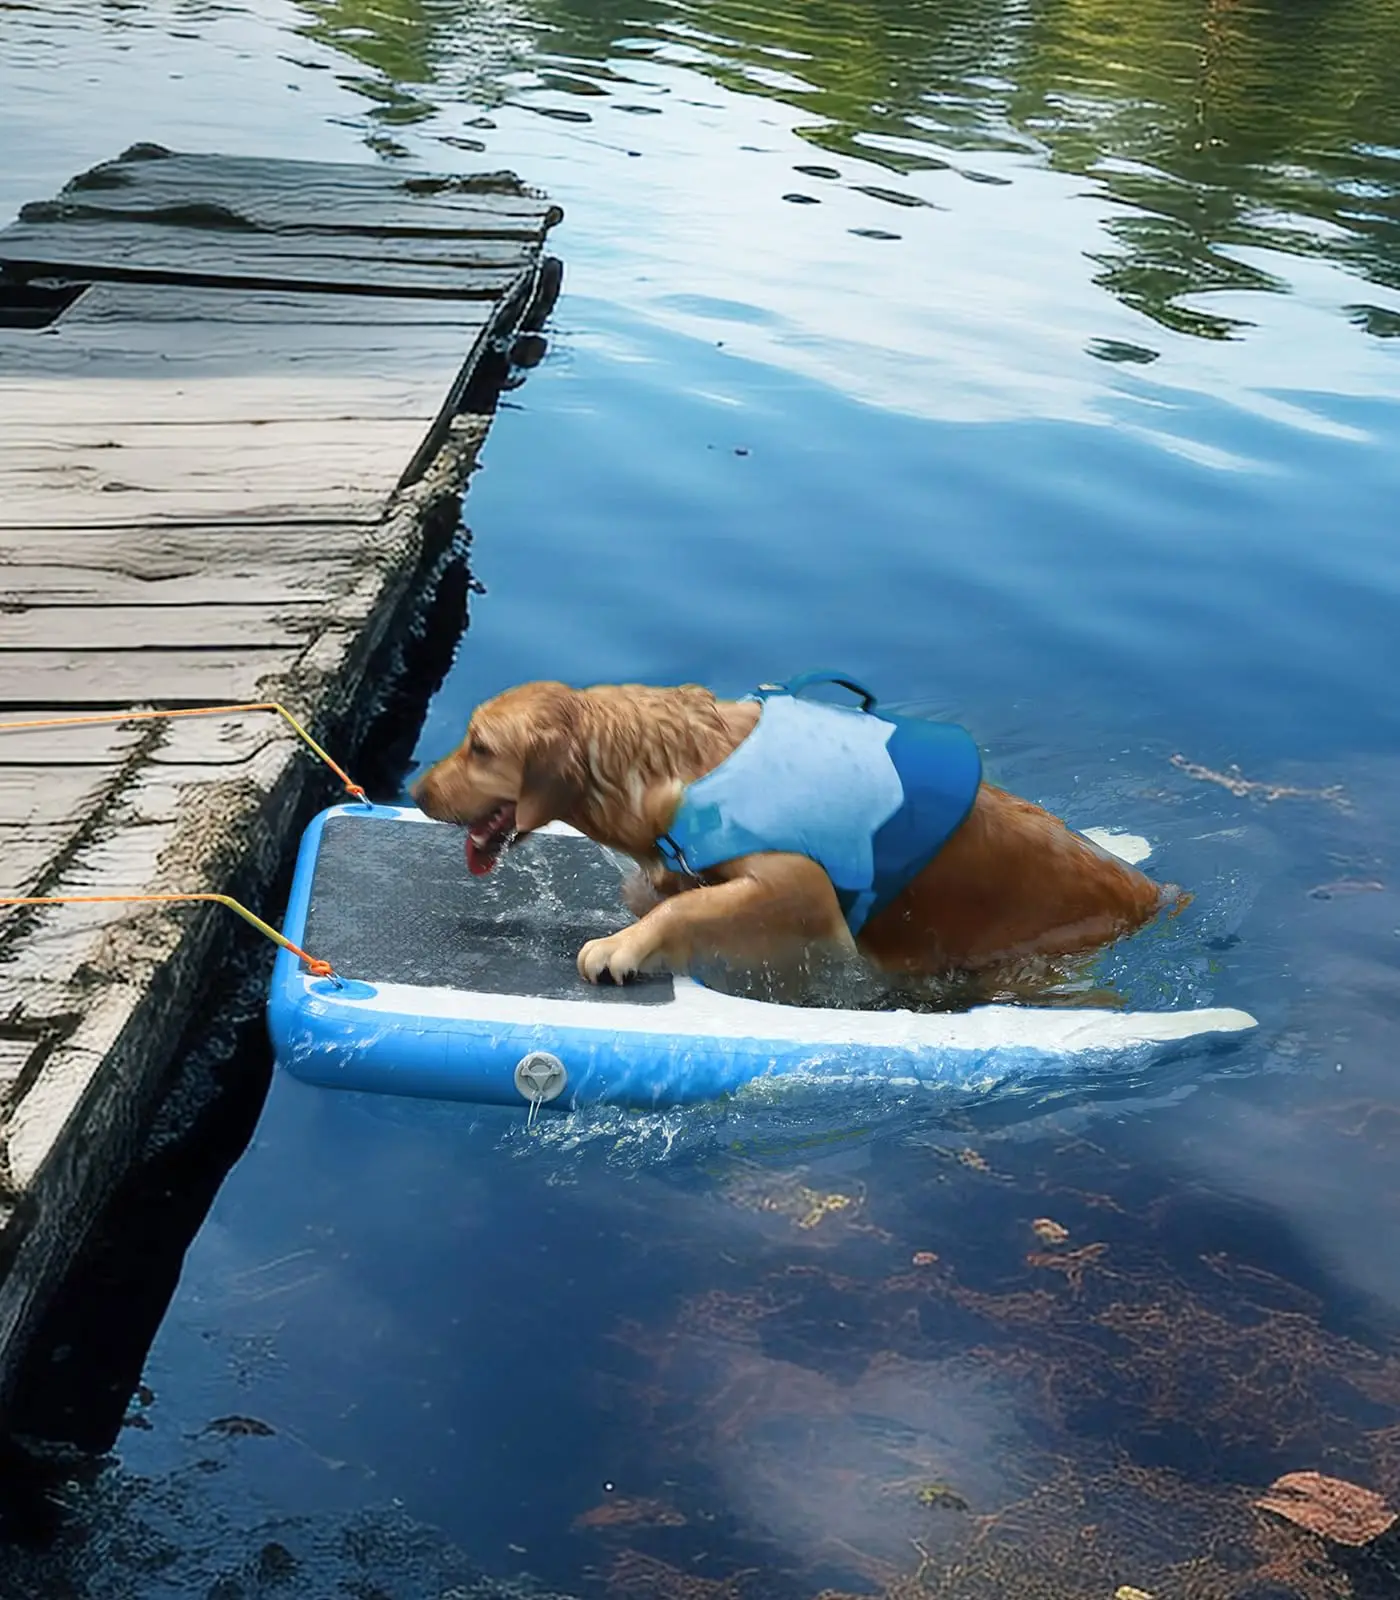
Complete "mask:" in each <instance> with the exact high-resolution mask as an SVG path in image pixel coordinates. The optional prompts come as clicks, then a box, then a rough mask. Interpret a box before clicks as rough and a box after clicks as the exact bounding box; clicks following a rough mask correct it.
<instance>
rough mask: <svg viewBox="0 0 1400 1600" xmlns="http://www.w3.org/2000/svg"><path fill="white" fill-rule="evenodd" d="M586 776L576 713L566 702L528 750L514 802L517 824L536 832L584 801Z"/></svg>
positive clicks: (527, 830)
mask: <svg viewBox="0 0 1400 1600" xmlns="http://www.w3.org/2000/svg"><path fill="white" fill-rule="evenodd" d="M585 792H586V778H585V769H584V763H583V755H582V747H581V744H580V740H579V733H578V726H577V719H576V716H575V715H574V714H573V708H572V707H571V706H570V705H568V703H567V702H565V703H564V704H561V705H560V706H559V707H558V708H557V710H554V711H553V712H552V714H551V716H550V720H549V725H548V726H547V727H542V728H540V729H539V731H538V733H537V734H536V736H535V737H534V738H533V739H532V740H531V742H530V745H529V748H528V750H527V751H526V755H525V761H524V765H523V766H522V768H521V772H520V794H519V796H518V797H517V799H516V802H515V826H516V829H517V830H518V831H519V832H520V833H533V832H534V830H535V829H536V828H542V827H543V826H544V825H545V823H546V822H556V821H558V820H559V818H561V817H567V816H568V815H569V813H570V812H572V811H575V810H577V808H578V807H579V806H580V805H581V804H582V803H583V800H584V797H585Z"/></svg>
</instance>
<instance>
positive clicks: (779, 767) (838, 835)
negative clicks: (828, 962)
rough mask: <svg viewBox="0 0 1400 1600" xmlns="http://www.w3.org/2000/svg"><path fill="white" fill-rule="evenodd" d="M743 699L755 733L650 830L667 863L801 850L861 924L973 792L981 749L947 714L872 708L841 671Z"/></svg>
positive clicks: (691, 870) (942, 838)
mask: <svg viewBox="0 0 1400 1600" xmlns="http://www.w3.org/2000/svg"><path fill="white" fill-rule="evenodd" d="M813 683H835V684H840V685H842V686H843V687H845V688H849V689H851V690H853V691H854V692H855V693H857V694H859V695H860V696H861V700H862V705H861V709H860V710H859V711H857V710H854V709H848V708H845V707H841V706H833V705H828V704H823V703H820V702H814V701H810V700H801V699H799V698H798V696H799V694H800V693H801V691H802V690H803V689H804V688H806V687H808V686H809V685H811V684H813ZM747 698H748V699H751V700H758V701H759V702H760V710H759V716H758V722H757V724H756V725H755V727H754V729H753V732H752V733H750V734H749V736H748V737H747V738H746V739H745V740H744V741H743V743H742V744H740V745H739V746H738V747H737V748H736V749H735V750H734V751H733V753H732V754H731V755H729V756H728V757H726V758H725V760H723V761H722V762H720V764H719V766H717V767H716V768H715V769H714V770H713V771H712V772H707V773H706V774H705V775H704V777H702V778H697V779H696V781H695V782H694V783H692V784H689V785H687V786H686V788H685V790H684V791H683V792H682V795H681V801H680V805H679V807H678V808H677V811H676V815H675V819H674V821H673V822H672V823H671V826H670V829H669V831H668V832H666V833H664V834H662V836H661V837H660V838H659V839H658V840H657V841H656V847H657V850H658V852H659V853H660V856H661V859H662V861H663V862H664V863H665V865H666V866H667V867H669V868H670V870H671V871H672V872H679V873H681V874H683V875H684V876H686V877H699V876H700V874H701V873H704V872H708V871H709V870H710V869H711V868H712V867H717V866H719V865H720V864H721V863H722V862H725V861H732V860H734V858H735V857H736V856H746V855H752V854H755V853H757V852H761V851H784V852H791V853H792V854H795V855H803V856H810V857H811V859H812V860H813V861H815V862H817V864H818V865H819V866H821V867H822V868H823V869H824V870H825V871H826V874H827V876H828V877H829V878H830V879H831V882H832V885H833V887H834V888H835V890H836V898H837V900H838V901H839V903H840V906H841V910H842V913H843V914H844V916H845V918H846V923H847V926H848V927H849V928H850V930H851V932H852V933H858V932H859V931H860V929H861V928H862V927H863V926H864V925H865V923H866V922H867V921H868V920H869V919H870V918H871V917H872V916H874V915H875V914H876V913H877V912H880V911H883V910H884V909H885V907H886V906H887V905H889V904H890V902H891V901H892V900H894V899H895V897H896V896H897V895H898V894H899V893H900V891H901V890H902V889H903V888H904V887H905V886H906V885H907V884H909V883H910V882H912V880H913V879H914V878H916V877H917V876H918V874H919V873H920V872H921V871H922V870H923V869H924V867H926V866H927V865H928V863H929V862H930V861H932V860H933V858H934V856H936V855H937V854H938V852H939V850H941V849H942V848H943V846H944V845H945V844H946V843H947V841H948V839H949V838H950V837H951V836H952V834H953V833H954V832H955V831H956V829H957V828H958V827H959V826H960V825H961V823H962V821H963V819H964V818H965V817H966V816H967V814H968V812H969V811H970V810H971V809H972V803H973V801H974V800H975V799H976V798H977V789H978V786H979V784H980V783H981V781H982V757H981V754H980V752H979V751H978V749H977V745H976V744H975V742H974V741H973V739H972V737H971V735H970V734H969V733H968V732H967V731H966V729H964V728H960V727H958V726H957V725H956V724H955V723H951V722H925V721H924V720H923V719H921V718H919V717H900V716H892V715H890V713H888V712H885V711H877V710H876V709H875V697H874V696H873V695H872V694H871V693H870V692H869V691H868V690H866V689H863V688H861V686H860V685H859V684H857V683H854V682H852V681H851V680H850V679H849V678H845V677H841V676H838V675H835V674H832V673H807V674H804V675H803V676H802V677H800V678H796V679H794V680H793V682H792V683H791V684H787V685H777V686H774V685H764V687H763V688H761V689H759V690H758V691H757V692H756V693H755V694H753V695H749V696H747Z"/></svg>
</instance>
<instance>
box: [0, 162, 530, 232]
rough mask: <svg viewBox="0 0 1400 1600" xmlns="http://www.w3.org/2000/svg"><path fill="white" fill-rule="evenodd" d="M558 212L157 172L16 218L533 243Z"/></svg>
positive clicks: (476, 198) (498, 201)
mask: <svg viewBox="0 0 1400 1600" xmlns="http://www.w3.org/2000/svg"><path fill="white" fill-rule="evenodd" d="M560 215H561V213H560V211H559V208H558V207H557V206H551V205H549V204H548V203H547V202H545V201H539V200H531V199H522V198H520V197H518V196H515V195H490V194H482V195H458V196H454V195H450V194H449V195H444V196H442V197H441V198H438V197H436V196H428V195H414V194H412V193H411V192H409V191H408V190H406V189H404V188H403V187H402V186H401V185H396V186H394V187H392V188H385V189H383V190H378V189H374V190H366V189H363V188H359V189H351V188H346V187H345V186H343V185H340V184H334V183H326V182H322V181H317V180H310V181H308V182H306V183H304V184H297V185H295V186H294V187H293V186H284V187H279V188H267V187H263V186H260V185H254V184H247V183H241V182H238V183H231V182H229V181H228V180H227V179H221V178H217V177H209V178H193V179H189V178H180V179H176V180H174V181H170V180H168V179H165V178H163V177H162V176H157V177H156V179H155V180H154V181H151V182H144V183H138V184H135V185H131V186H127V187H121V188H116V189H96V190H94V189H88V190H73V189H65V190H64V191H63V193H62V194H61V195H60V196H59V197H58V198H57V199H56V200H35V201H31V202H30V203H29V204H28V205H26V206H24V207H23V209H22V210H21V211H20V220H21V221H22V222H85V221H92V220H100V219H117V218H123V219H126V220H129V221H136V220H144V221H147V222H158V223H164V224H166V225H167V226H185V227H208V228H231V229H240V228H241V229H265V230H278V229H282V228H314V229H316V230H317V231H324V232H327V233H348V234H353V235H355V236H357V237H359V238H360V239H361V240H362V241H363V240H364V238H365V237H366V236H369V237H385V236H394V235H406V236H410V237H411V236H413V235H415V234H432V235H434V236H437V237H447V236H455V237H459V238H476V239H516V240H520V241H522V242H525V243H529V244H538V243H539V242H540V241H541V240H542V239H543V238H544V235H545V233H546V232H547V231H548V229H549V228H550V227H552V226H553V224H554V223H555V222H556V221H558V219H559V217H560Z"/></svg>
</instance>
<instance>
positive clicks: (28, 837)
mask: <svg viewBox="0 0 1400 1600" xmlns="http://www.w3.org/2000/svg"><path fill="white" fill-rule="evenodd" d="M77 831H78V827H77V824H76V823H73V824H70V825H69V826H68V827H66V828H62V827H58V828H55V827H50V828H36V827H32V826H29V825H28V824H22V823H0V894H32V893H33V892H34V889H35V886H36V885H37V883H38V880H39V877H40V874H41V873H43V872H44V870H45V869H46V868H47V867H48V866H49V864H50V863H51V862H52V861H53V859H54V857H55V856H57V855H58V853H59V852H60V851H61V850H63V849H64V848H65V847H66V846H68V845H69V844H71V843H72V841H73V837H74V835H75V834H76V833H77ZM5 916H6V908H5V907H3V906H0V929H3V928H4V918H5ZM17 987H18V986H17V985H16V984H15V983H14V981H13V979H12V978H11V975H10V974H9V973H8V972H3V973H0V1017H2V1016H4V1015H6V1014H7V1013H8V1012H9V1011H10V1009H11V1007H12V1006H13V1004H14V1002H15V1000H16V999H17V998H18V993H17Z"/></svg>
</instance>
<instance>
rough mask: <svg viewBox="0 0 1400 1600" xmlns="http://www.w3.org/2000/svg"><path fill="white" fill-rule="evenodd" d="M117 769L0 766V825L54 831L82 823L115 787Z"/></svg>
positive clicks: (71, 766)
mask: <svg viewBox="0 0 1400 1600" xmlns="http://www.w3.org/2000/svg"><path fill="white" fill-rule="evenodd" d="M118 771H119V769H118V768H116V767H83V766H76V765H73V764H68V765H64V766H49V765H46V764H39V765H34V766H0V823H8V824H10V825H11V826H15V827H24V828H30V827H40V828H55V827H57V826H59V825H60V824H63V823H70V822H81V821H82V820H83V819H84V818H85V817H87V816H89V815H90V814H91V813H92V811H93V809H94V808H95V807H96V806H97V805H98V804H99V803H100V801H101V800H102V798H103V796H104V795H106V794H108V793H109V792H110V791H111V789H112V786H113V785H114V784H115V782H116V780H117V776H118Z"/></svg>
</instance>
